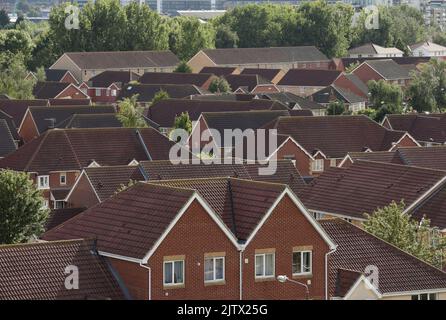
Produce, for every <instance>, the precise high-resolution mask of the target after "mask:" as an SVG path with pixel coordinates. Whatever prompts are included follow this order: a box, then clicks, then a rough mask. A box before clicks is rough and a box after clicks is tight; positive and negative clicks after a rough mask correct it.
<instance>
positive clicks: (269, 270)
mask: <svg viewBox="0 0 446 320" xmlns="http://www.w3.org/2000/svg"><path fill="white" fill-rule="evenodd" d="M273 275H274V254H272V253H269V254H266V255H265V276H273Z"/></svg>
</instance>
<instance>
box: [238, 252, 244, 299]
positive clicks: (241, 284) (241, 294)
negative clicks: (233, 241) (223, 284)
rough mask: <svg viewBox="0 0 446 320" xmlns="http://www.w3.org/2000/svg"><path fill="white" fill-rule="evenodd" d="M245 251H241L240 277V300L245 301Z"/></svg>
mask: <svg viewBox="0 0 446 320" xmlns="http://www.w3.org/2000/svg"><path fill="white" fill-rule="evenodd" d="M244 251H245V249H241V250H240V276H239V279H240V280H239V281H240V284H239V285H240V296H239V299H240V300H243V252H244Z"/></svg>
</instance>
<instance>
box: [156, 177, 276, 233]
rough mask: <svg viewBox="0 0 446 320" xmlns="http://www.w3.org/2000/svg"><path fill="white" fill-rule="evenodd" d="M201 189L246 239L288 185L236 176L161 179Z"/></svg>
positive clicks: (208, 201)
mask: <svg viewBox="0 0 446 320" xmlns="http://www.w3.org/2000/svg"><path fill="white" fill-rule="evenodd" d="M157 183H160V184H162V185H168V186H172V187H179V188H188V189H194V190H196V191H198V193H199V194H200V195H201V196H202V197H203V198H204V199H205V200H206V202H207V203H208V204H209V205H210V206H211V208H212V209H213V210H214V211H215V212H216V213H217V215H219V216H220V218H221V219H222V220H223V222H224V223H225V224H226V225H227V226H228V228H229V229H230V230H231V231H232V233H233V234H234V235H235V236H236V237H237V239H239V240H240V241H246V240H247V239H248V237H249V235H250V234H251V233H252V232H253V231H254V229H255V227H256V226H257V225H258V224H259V222H260V220H261V219H262V218H263V216H264V215H265V214H266V213H267V211H268V209H270V208H271V207H272V205H273V204H274V202H275V201H276V200H277V198H278V197H279V196H280V195H281V194H282V192H283V191H284V190H285V185H282V184H273V183H265V182H258V181H249V180H241V179H236V178H209V179H206V178H205V179H185V180H170V181H168V180H164V181H163V180H161V181H159V182H157Z"/></svg>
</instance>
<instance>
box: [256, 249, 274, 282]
mask: <svg viewBox="0 0 446 320" xmlns="http://www.w3.org/2000/svg"><path fill="white" fill-rule="evenodd" d="M267 255H272V256H273V274H272V275H266V274H265V269H266V268H265V265H266V256H267ZM257 257H262V263H263V272H262V275H257ZM254 275H255V277H256V279H265V278H266V279H268V278H274V277H275V275H276V253H275V252H265V253H256V255H255V257H254Z"/></svg>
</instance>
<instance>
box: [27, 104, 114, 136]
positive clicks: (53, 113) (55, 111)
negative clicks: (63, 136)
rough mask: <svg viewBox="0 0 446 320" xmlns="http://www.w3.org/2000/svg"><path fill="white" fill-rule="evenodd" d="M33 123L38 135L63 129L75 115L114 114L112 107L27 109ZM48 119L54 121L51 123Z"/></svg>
mask: <svg viewBox="0 0 446 320" xmlns="http://www.w3.org/2000/svg"><path fill="white" fill-rule="evenodd" d="M29 112H30V113H31V115H32V117H33V119H34V123H35V124H36V126H37V130H38V131H39V133H40V134H42V133H43V132H44V131H46V130H48V129H50V128H54V127H61V128H63V127H65V126H66V124H67V122H68V121H70V118H71V117H72V116H73V115H75V114H97V113H101V114H102V113H111V114H114V113H115V112H116V109H115V107H112V106H62V107H50V108H48V107H29ZM49 119H54V122H51V121H50V120H49Z"/></svg>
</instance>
